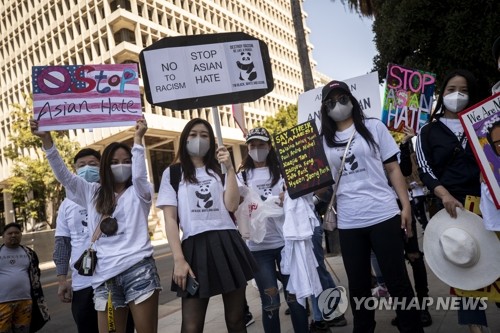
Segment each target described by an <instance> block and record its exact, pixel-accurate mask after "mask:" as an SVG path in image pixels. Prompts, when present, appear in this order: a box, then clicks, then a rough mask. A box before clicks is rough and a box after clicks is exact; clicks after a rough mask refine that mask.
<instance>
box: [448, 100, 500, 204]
mask: <svg viewBox="0 0 500 333" xmlns="http://www.w3.org/2000/svg"><path fill="white" fill-rule="evenodd" d="M458 116H459V118H460V121H461V122H462V125H463V126H464V129H465V133H466V134H467V138H468V139H469V142H470V143H471V146H472V150H473V151H474V155H475V156H476V160H477V161H478V163H479V167H480V168H481V173H482V174H483V177H484V179H485V181H486V183H487V184H488V188H489V190H490V193H491V196H492V197H493V201H494V202H495V206H496V207H497V208H499V209H500V93H498V94H496V95H494V96H491V97H489V98H487V99H485V100H484V101H481V102H479V103H478V104H476V105H474V106H472V107H470V108H468V109H467V110H464V111H462V112H460V113H459V115H458Z"/></svg>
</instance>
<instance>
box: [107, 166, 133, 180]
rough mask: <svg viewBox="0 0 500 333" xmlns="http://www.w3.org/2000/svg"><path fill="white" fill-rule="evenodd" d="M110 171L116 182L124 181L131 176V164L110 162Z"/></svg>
mask: <svg viewBox="0 0 500 333" xmlns="http://www.w3.org/2000/svg"><path fill="white" fill-rule="evenodd" d="M111 172H112V173H113V177H114V178H115V182H117V183H125V182H126V181H127V179H129V178H130V176H132V164H112V165H111Z"/></svg>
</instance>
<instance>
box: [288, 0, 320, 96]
mask: <svg viewBox="0 0 500 333" xmlns="http://www.w3.org/2000/svg"><path fill="white" fill-rule="evenodd" d="M301 2H302V0H290V6H291V10H292V19H293V27H294V29H295V39H296V41H297V51H298V53H299V63H300V69H301V70H302V83H303V84H304V91H308V90H311V89H314V79H313V75H312V69H311V62H310V61H309V49H308V47H307V42H306V33H305V30H304V21H303V20H302V7H301Z"/></svg>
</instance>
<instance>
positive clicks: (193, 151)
mask: <svg viewBox="0 0 500 333" xmlns="http://www.w3.org/2000/svg"><path fill="white" fill-rule="evenodd" d="M186 149H187V151H188V154H189V155H190V156H194V157H203V156H205V155H206V154H207V152H208V150H209V149H210V142H209V141H208V139H204V138H201V137H199V136H197V137H195V138H188V141H187V143H186Z"/></svg>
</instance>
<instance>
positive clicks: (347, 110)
mask: <svg viewBox="0 0 500 333" xmlns="http://www.w3.org/2000/svg"><path fill="white" fill-rule="evenodd" d="M351 115H352V103H351V101H349V102H348V103H347V104H346V105H343V104H341V103H336V104H335V107H334V108H333V109H329V110H328V117H330V118H331V119H332V120H333V121H344V120H346V119H347V118H349V117H350V116H351Z"/></svg>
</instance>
